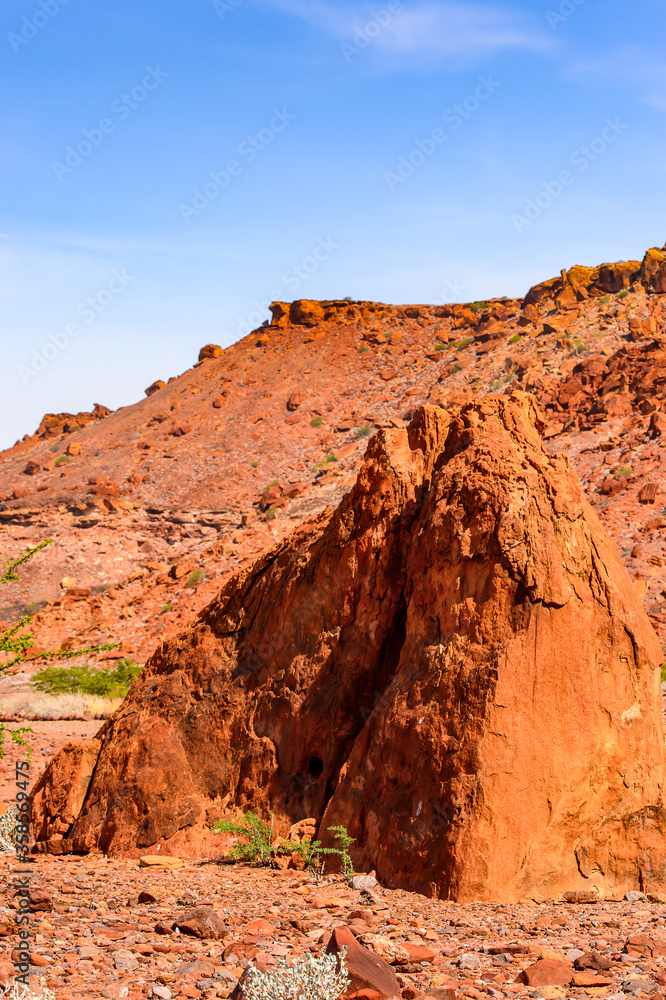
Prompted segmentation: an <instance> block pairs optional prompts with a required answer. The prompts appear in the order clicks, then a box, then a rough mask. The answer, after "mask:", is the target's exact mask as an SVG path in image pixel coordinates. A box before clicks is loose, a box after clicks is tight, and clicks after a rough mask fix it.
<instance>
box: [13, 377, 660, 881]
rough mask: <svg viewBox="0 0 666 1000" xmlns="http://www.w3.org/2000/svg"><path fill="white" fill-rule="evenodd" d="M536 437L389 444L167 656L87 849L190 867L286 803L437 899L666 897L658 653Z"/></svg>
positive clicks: (594, 529)
mask: <svg viewBox="0 0 666 1000" xmlns="http://www.w3.org/2000/svg"><path fill="white" fill-rule="evenodd" d="M538 427H539V420H538V417H537V414H536V410H535V406H534V402H533V400H532V397H529V396H527V395H525V394H522V393H514V394H513V395H512V396H510V397H508V398H507V397H497V396H495V397H489V398H486V399H484V400H481V401H474V402H471V403H467V404H465V405H463V406H462V407H460V408H453V409H451V410H450V411H445V410H442V409H438V408H436V407H423V408H420V409H418V410H417V411H416V414H415V416H414V419H413V420H412V422H411V424H410V425H409V427H408V428H405V429H395V430H385V431H381V432H380V433H379V434H378V435H376V437H375V438H374V439H373V440H372V441H371V443H370V445H369V448H368V452H367V455H366V460H365V463H364V465H363V466H362V468H361V471H360V473H359V476H358V480H357V483H356V485H355V487H354V489H353V490H352V491H351V493H349V494H348V495H347V497H345V499H344V500H343V502H342V503H341V505H340V506H339V508H338V509H337V510H336V511H334V512H331V511H325V512H324V513H322V514H320V515H319V516H318V517H317V518H315V519H314V520H313V521H311V522H310V523H309V524H308V525H306V526H304V527H302V528H300V529H298V530H296V531H295V532H294V533H293V534H292V535H291V536H290V537H289V538H287V539H286V540H285V541H283V542H282V543H280V544H279V545H277V546H276V547H275V548H273V549H272V550H270V551H269V552H267V553H266V554H265V555H264V556H263V557H262V558H261V559H259V561H258V562H256V563H255V564H254V566H253V567H252V568H251V569H250V570H248V571H246V572H243V573H241V574H239V575H237V576H236V577H235V578H233V579H232V581H231V582H230V583H229V584H228V585H227V586H226V588H225V589H224V590H223V591H222V593H221V594H220V596H219V598H218V599H217V600H215V601H213V602H212V603H211V604H210V605H209V606H208V607H207V608H206V609H205V610H204V611H203V612H202V613H201V614H200V616H199V618H198V620H197V621H195V622H194V623H193V625H192V626H191V627H190V628H189V629H188V630H187V631H185V632H184V633H182V634H181V635H180V636H178V637H177V638H175V639H173V640H170V641H168V642H166V643H164V644H163V645H162V647H161V648H160V649H159V650H158V651H157V652H156V653H155V655H154V656H153V657H152V659H151V661H150V662H149V664H148V666H147V668H146V670H145V671H144V673H143V675H142V676H141V678H140V679H139V681H138V682H137V683H136V685H135V686H134V687H133V689H132V690H131V692H130V694H129V696H128V698H127V699H126V701H125V702H124V703H123V705H122V706H121V708H120V710H119V711H118V712H117V713H116V715H115V716H114V717H113V719H112V720H110V722H109V723H107V724H106V725H105V726H104V727H103V729H102V730H101V732H100V733H99V734H98V738H99V739H100V740H101V743H102V749H101V752H100V755H99V759H98V761H97V765H96V768H95V771H94V775H93V779H92V782H91V785H90V788H89V791H88V794H87V797H86V800H85V804H84V805H83V808H82V809H81V812H80V814H79V816H78V818H77V819H76V821H75V822H74V823H73V825H72V826H71V828H70V829H69V830H68V832H67V834H66V836H67V837H68V838H69V840H70V842H75V843H76V844H77V845H78V846H79V847H81V846H83V847H86V848H92V847H95V846H97V847H101V848H102V849H103V850H108V851H111V852H123V851H134V850H137V849H138V850H142V851H144V850H145V849H146V848H147V847H149V846H151V845H154V844H157V843H158V842H159V843H166V842H167V841H169V840H171V843H172V845H173V843H175V842H178V843H179V844H181V845H182V844H183V843H186V842H189V843H190V844H191V845H192V847H193V848H194V845H196V843H197V839H198V838H199V837H200V836H201V833H202V831H203V830H205V827H206V812H207V810H211V811H214V810H215V809H217V810H219V809H220V808H222V809H229V810H232V809H236V808H238V809H246V808H249V807H252V808H253V809H259V810H264V811H267V810H268V809H269V808H270V809H272V810H274V811H275V813H276V816H277V818H278V820H279V822H280V823H281V824H282V826H283V828H285V829H286V827H287V825H288V824H291V823H292V822H294V821H297V820H299V819H302V818H304V817H307V816H316V817H317V818H318V819H320V820H321V822H320V827H319V832H320V835H322V834H325V831H326V829H327V828H328V827H330V826H332V825H334V824H338V823H341V824H343V825H345V826H346V827H347V828H348V829H349V831H350V833H351V835H352V836H354V837H356V840H357V843H356V845H355V847H356V853H355V861H356V863H357V866H358V867H359V868H360V869H366V870H368V869H369V868H371V867H373V868H376V870H377V873H378V876H379V878H380V879H381V880H383V881H384V882H386V883H387V884H389V885H401V886H407V887H411V888H417V889H421V890H424V891H425V890H427V889H428V887H429V886H430V885H431V883H435V885H436V887H437V891H438V892H439V895H440V897H446V896H448V897H451V898H455V899H459V900H466V899H487V898H501V899H505V900H512V899H517V898H520V897H522V896H524V895H526V894H533V893H534V892H540V893H542V894H548V895H556V894H558V893H560V892H561V891H562V890H564V889H590V888H593V887H594V888H598V889H599V890H601V891H602V892H603V891H605V890H608V889H613V890H618V889H624V888H626V889H629V888H632V889H633V888H637V887H643V886H646V887H658V886H662V885H663V883H664V874H665V864H664V861H665V859H664V847H663V844H664V833H665V832H666V822H665V814H664V808H663V802H662V795H663V780H664V734H663V728H662V722H661V717H660V711H659V708H660V706H659V695H660V689H659V678H658V672H657V670H656V669H655V668H656V667H657V665H658V663H659V655H660V649H659V645H658V643H657V641H656V637H655V635H654V632H653V631H652V629H651V626H650V624H649V622H648V620H647V618H646V616H645V613H644V611H643V609H642V607H641V602H640V599H639V597H638V593H637V591H636V589H635V588H634V586H633V584H632V583H631V581H630V580H629V578H628V577H627V575H626V573H625V571H624V569H623V567H622V564H621V561H620V557H619V554H618V552H617V550H616V548H615V546H614V545H613V543H612V542H611V541H610V539H609V538H608V537H607V536H606V534H605V532H604V530H603V528H602V526H601V524H600V522H599V521H598V519H597V517H596V515H595V514H594V513H593V511H592V510H591V508H590V507H589V506H588V505H587V503H586V502H585V500H584V498H583V494H582V491H581V487H580V485H579V483H578V481H577V479H576V477H575V475H574V473H573V472H572V470H571V468H570V466H569V464H568V462H567V460H566V459H565V458H563V457H561V456H558V457H553V456H551V455H550V454H548V453H547V452H546V451H545V450H544V448H543V446H542V443H541V439H540V437H539V433H538ZM63 766H69V765H67V762H66V761H65V764H64V765H63V764H62V763H61V762H60V761H59V759H58V758H56V760H55V762H54V763H53V764H52V765H51V767H50V769H49V771H47V774H46V777H45V779H44V781H43V782H42V789H43V791H42V797H41V799H40V798H39V797H35V800H34V802H33V810H34V817H35V825H36V829H37V830H44V829H48V828H49V827H50V826H52V817H50V816H49V815H48V801H49V794H50V792H49V789H50V788H53V787H57V786H58V785H59V784H60V782H61V777H60V771H61V770H62V768H63ZM45 812H46V813H47V814H46V815H45ZM174 838H175V839H174Z"/></svg>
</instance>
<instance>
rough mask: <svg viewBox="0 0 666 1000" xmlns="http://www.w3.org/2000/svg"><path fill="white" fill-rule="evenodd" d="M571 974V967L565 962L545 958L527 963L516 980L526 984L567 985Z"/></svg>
mask: <svg viewBox="0 0 666 1000" xmlns="http://www.w3.org/2000/svg"><path fill="white" fill-rule="evenodd" d="M573 974H574V973H573V969H572V968H571V966H570V965H567V963H566V962H558V961H556V960H555V959H552V958H546V959H541V960H540V961H538V962H534V964H533V965H528V967H527V968H526V969H523V971H522V972H521V973H520V974H519V975H518V977H517V980H516V981H517V982H519V983H525V985H526V986H568V985H569V983H570V982H571V980H572V979H573Z"/></svg>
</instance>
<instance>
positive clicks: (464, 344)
mask: <svg viewBox="0 0 666 1000" xmlns="http://www.w3.org/2000/svg"><path fill="white" fill-rule="evenodd" d="M472 340H473V337H465V338H464V339H463V340H461V341H459V342H458V343H457V344H456V350H458V351H463V350H464V349H465V348H466V347H467V346H468V345H469V344H471V343H472Z"/></svg>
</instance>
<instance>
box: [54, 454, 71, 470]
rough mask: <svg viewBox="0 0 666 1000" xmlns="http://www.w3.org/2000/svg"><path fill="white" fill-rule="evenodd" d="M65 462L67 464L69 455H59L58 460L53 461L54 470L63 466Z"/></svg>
mask: <svg viewBox="0 0 666 1000" xmlns="http://www.w3.org/2000/svg"><path fill="white" fill-rule="evenodd" d="M65 462H69V455H61V456H60V458H56V460H55V464H56V468H57V467H58V466H59V465H64V464H65Z"/></svg>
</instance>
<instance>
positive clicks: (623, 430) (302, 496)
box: [0, 250, 666, 697]
mask: <svg viewBox="0 0 666 1000" xmlns="http://www.w3.org/2000/svg"><path fill="white" fill-rule="evenodd" d="M665 262H666V252H664V251H662V250H651V251H648V253H647V255H646V257H645V259H644V260H643V262H637V261H633V262H632V261H630V262H623V263H621V264H613V265H602V266H601V267H597V268H594V269H593V268H581V267H574V268H572V269H571V270H570V271H568V272H562V275H561V276H560V277H559V278H555V279H552V280H550V281H547V282H544V283H543V284H542V285H538V286H535V288H533V289H531V290H530V291H529V292H528V294H527V296H526V298H525V299H524V300H523V301H520V300H509V299H500V300H493V301H490V302H483V303H472V304H467V305H440V306H428V305H422V306H419V305H415V306H404V307H400V306H388V305H381V304H376V303H368V302H347V301H337V302H309V301H299V302H295V303H292V304H286V303H275V304H274V305H273V306H272V307H271V310H272V314H273V320H272V322H271V324H270V325H268V324H267V325H264V326H263V327H262V328H260V329H259V330H256V331H254V332H253V333H252V334H250V335H249V336H248V337H246V338H244V339H243V340H241V341H240V342H239V343H237V344H234V345H233V346H232V347H229V348H227V349H226V350H220V349H219V348H215V347H213V346H211V345H208V346H207V347H206V348H204V349H203V350H202V352H201V356H200V360H199V361H198V362H197V363H196V364H195V365H194V367H193V368H192V369H190V370H188V371H187V372H185V373H183V374H182V375H180V376H179V377H177V378H170V379H169V380H168V382H166V384H165V383H164V382H161V381H157V382H155V383H154V385H153V386H151V387H150V388H149V389H148V390H147V395H146V398H144V399H142V400H140V401H139V402H137V403H135V404H134V405H132V406H129V407H125V408H123V409H120V410H118V411H117V412H110V411H108V410H106V409H105V408H104V407H101V406H98V407H96V408H95V409H94V410H93V411H91V412H90V413H89V414H79V415H69V414H62V415H48V416H46V417H45V418H44V420H43V421H42V423H41V425H40V427H39V429H38V431H37V432H36V433H35V434H33V435H28V436H26V437H25V438H24V439H23V440H22V441H20V442H18V443H17V444H16V445H15V446H14V447H13V448H11V449H8V450H6V451H5V452H3V453H2V454H0V524H1V525H2V551H3V553H5V554H6V555H8V556H10V557H15V556H17V555H19V554H20V553H22V552H23V551H24V550H25V549H26V548H27V547H28V546H31V545H34V544H37V543H38V542H39V541H41V540H43V539H44V538H51V539H52V540H53V545H52V546H51V547H50V548H49V549H47V550H45V552H43V553H41V554H40V556H39V557H38V558H37V559H36V560H34V561H33V562H32V563H31V564H30V565H29V566H28V567H26V569H25V571H24V572H23V573H22V575H21V580H20V582H19V583H16V584H12V585H11V586H9V587H6V588H4V589H5V594H4V595H3V597H4V602H5V604H4V607H2V608H0V618H2V619H3V620H4V621H5V622H11V621H14V620H16V619H17V617H18V616H19V615H20V613H21V612H22V611H24V610H25V609H26V608H28V609H29V610H31V611H37V612H38V613H37V616H36V619H35V621H34V622H33V630H34V634H35V636H36V639H37V642H38V645H39V646H41V647H42V648H46V647H52V646H53V645H57V644H63V645H65V646H67V645H69V646H70V647H73V646H75V645H79V644H89V643H100V642H103V641H108V639H114V640H117V641H120V642H121V644H122V645H121V648H120V650H118V651H114V653H113V654H106V657H107V659H108V658H112V657H118V656H129V657H131V658H133V659H135V660H138V661H139V662H144V661H145V659H146V658H147V656H148V655H149V654H150V652H151V651H152V650H153V649H154V647H155V646H156V644H157V642H158V641H160V640H161V639H163V638H165V637H167V636H169V635H171V634H173V633H174V632H176V631H177V630H178V629H179V628H180V627H181V626H182V625H183V624H184V622H185V621H187V620H188V619H189V618H190V616H191V615H192V614H193V612H194V611H196V610H198V609H199V608H201V607H202V606H203V605H204V604H205V603H206V602H207V601H208V600H209V599H211V598H212V597H213V596H214V595H215V594H216V593H217V592H218V591H219V589H220V588H221V586H222V584H223V582H224V580H225V579H226V578H227V577H228V576H229V574H230V573H231V572H232V571H235V570H236V569H238V567H239V566H241V565H244V564H246V563H247V562H248V561H249V560H250V558H252V557H254V556H256V555H257V554H258V553H259V552H260V551H261V550H262V549H264V548H266V547H267V546H270V545H272V544H273V543H274V542H275V541H276V540H278V539H281V538H283V537H284V536H285V535H286V534H288V533H289V532H290V531H291V530H292V529H293V528H294V527H295V526H296V525H298V524H300V523H302V522H303V521H304V520H306V519H308V518H310V517H311V516H312V515H313V514H315V513H317V512H319V511H321V510H322V509H323V508H325V507H331V506H334V505H336V504H337V503H338V502H339V500H340V499H341V497H342V496H343V495H344V493H345V492H346V491H347V490H348V489H349V487H350V486H351V485H352V483H353V481H354V478H355V474H356V472H357V470H358V468H359V465H360V462H361V460H362V457H363V454H364V451H365V447H366V444H367V439H368V436H369V435H370V434H371V433H372V432H373V431H374V430H375V429H376V428H378V427H385V426H394V427H400V426H403V425H404V424H405V423H406V421H408V420H409V418H410V417H411V414H412V411H413V409H414V407H415V406H416V405H417V404H420V403H424V402H430V403H432V402H435V403H442V404H444V405H446V404H447V403H448V402H461V401H463V400H464V399H465V398H466V396H467V395H468V394H471V393H472V392H473V393H474V394H475V395H479V394H484V393H491V392H499V393H506V394H508V393H510V392H511V390H512V389H513V388H521V389H524V390H527V391H529V392H532V393H534V395H535V396H536V398H537V400H538V403H539V406H540V408H541V411H542V414H543V416H544V421H545V430H544V436H545V438H546V441H547V446H548V448H549V450H551V451H552V452H559V453H562V454H565V455H567V456H568V457H569V459H570V460H571V462H572V464H573V467H574V469H575V471H576V472H577V474H578V476H579V478H580V480H581V482H582V483H583V487H584V489H585V492H586V494H587V497H588V499H589V501H590V502H591V503H592V505H593V506H594V508H595V509H596V511H597V513H598V514H599V516H600V517H601V520H602V522H603V524H604V526H605V527H606V529H607V530H608V532H609V533H610V535H611V537H612V538H613V539H614V540H615V542H616V543H617V545H618V547H619V549H620V553H621V556H622V559H623V562H624V565H625V567H626V568H627V570H628V571H629V574H630V576H631V577H632V579H633V580H634V581H635V585H636V586H637V588H638V589H639V592H640V593H641V594H642V595H643V597H644V602H645V607H646V610H647V612H648V614H649V616H650V619H651V621H652V623H653V625H654V627H655V629H656V630H657V632H658V634H659V636H660V639H661V641H662V644H664V643H665V642H666V544H665V542H664V528H665V527H666V516H665V513H664V495H663V493H662V492H660V489H661V486H662V484H663V483H664V481H665V478H664V459H665V458H666V452H665V451H664V444H665V443H666V413H665V404H664V397H665V394H666V364H665V362H666V344H665V332H664V324H665V313H664V297H663V293H664V292H665V291H666V277H665V276H666V263H665ZM166 374H168V373H164V372H159V371H156V372H155V375H156V377H157V376H160V375H161V376H165V375H166ZM26 679H27V678H26V677H25V675H23V674H17V675H14V676H12V677H8V678H5V679H3V680H2V681H1V682H0V683H1V685H2V687H1V688H0V697H3V696H4V695H5V694H7V693H8V691H10V690H14V691H15V690H17V689H18V688H19V687H20V686H21V685H22V684H23V683H24V681H25V680H26Z"/></svg>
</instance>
